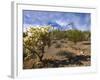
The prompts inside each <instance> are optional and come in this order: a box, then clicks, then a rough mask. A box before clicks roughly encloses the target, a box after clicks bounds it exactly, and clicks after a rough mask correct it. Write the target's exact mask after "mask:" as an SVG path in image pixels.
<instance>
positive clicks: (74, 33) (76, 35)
mask: <svg viewBox="0 0 100 80" xmlns="http://www.w3.org/2000/svg"><path fill="white" fill-rule="evenodd" d="M66 34H67V37H68V40H70V41H73V42H74V43H77V42H78V41H83V40H85V35H84V33H83V32H82V31H79V30H68V31H67V32H66Z"/></svg>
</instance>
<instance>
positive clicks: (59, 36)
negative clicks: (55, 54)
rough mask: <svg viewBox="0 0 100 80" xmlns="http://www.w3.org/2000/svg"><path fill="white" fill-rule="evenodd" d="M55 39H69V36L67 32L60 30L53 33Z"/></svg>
mask: <svg viewBox="0 0 100 80" xmlns="http://www.w3.org/2000/svg"><path fill="white" fill-rule="evenodd" d="M52 33H53V37H54V38H56V39H58V40H59V39H64V38H66V37H67V35H66V34H65V33H66V31H60V30H54V31H53V32H52Z"/></svg>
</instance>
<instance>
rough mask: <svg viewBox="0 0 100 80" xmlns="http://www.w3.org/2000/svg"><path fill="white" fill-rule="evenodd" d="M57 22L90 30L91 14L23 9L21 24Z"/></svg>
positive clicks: (31, 24) (28, 25)
mask: <svg viewBox="0 0 100 80" xmlns="http://www.w3.org/2000/svg"><path fill="white" fill-rule="evenodd" d="M52 22H53V23H57V24H59V25H60V26H62V27H63V26H67V25H68V24H69V23H74V27H76V28H77V29H79V30H90V26H91V14H90V13H75V12H54V11H34V10H23V26H24V28H26V27H30V26H44V25H48V23H52Z"/></svg>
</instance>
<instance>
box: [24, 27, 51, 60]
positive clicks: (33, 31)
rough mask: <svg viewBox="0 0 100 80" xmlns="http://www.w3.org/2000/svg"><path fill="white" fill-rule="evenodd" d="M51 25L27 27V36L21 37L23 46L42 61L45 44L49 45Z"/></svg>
mask: <svg viewBox="0 0 100 80" xmlns="http://www.w3.org/2000/svg"><path fill="white" fill-rule="evenodd" d="M51 29H52V27H51V26H42V27H30V28H29V29H27V31H26V33H27V36H26V37H24V39H23V44H24V47H25V48H27V49H29V50H30V51H31V53H32V54H35V55H36V56H37V58H38V59H39V60H40V61H42V58H43V55H44V49H45V46H50V42H51V40H50V30H51Z"/></svg>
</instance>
